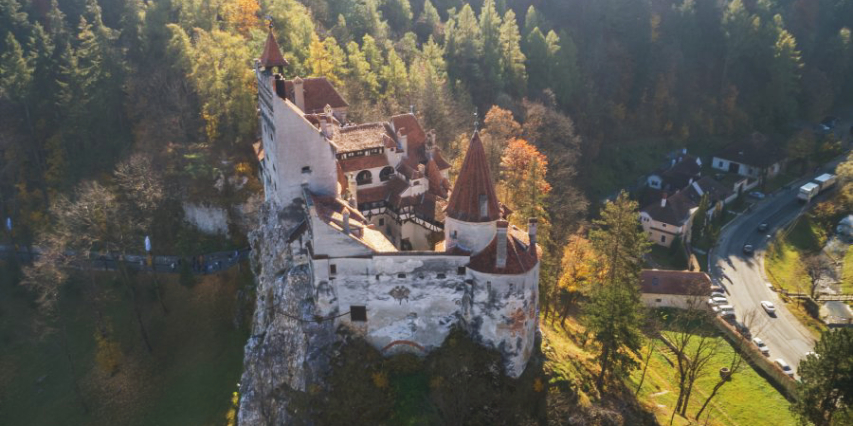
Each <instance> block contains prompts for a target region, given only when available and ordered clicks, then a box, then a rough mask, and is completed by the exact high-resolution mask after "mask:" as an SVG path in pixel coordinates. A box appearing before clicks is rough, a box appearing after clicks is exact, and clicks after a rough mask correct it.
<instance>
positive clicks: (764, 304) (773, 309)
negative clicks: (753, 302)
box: [761, 300, 776, 315]
mask: <svg viewBox="0 0 853 426" xmlns="http://www.w3.org/2000/svg"><path fill="white" fill-rule="evenodd" d="M761 307H762V308H764V310H765V311H767V313H768V314H770V315H773V314H775V313H776V307H775V306H773V303H772V302H770V301H768V300H762V301H761Z"/></svg>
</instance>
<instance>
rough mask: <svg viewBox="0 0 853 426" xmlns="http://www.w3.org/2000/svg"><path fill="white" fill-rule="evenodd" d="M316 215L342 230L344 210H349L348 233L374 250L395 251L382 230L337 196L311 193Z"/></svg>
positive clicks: (395, 248) (334, 227)
mask: <svg viewBox="0 0 853 426" xmlns="http://www.w3.org/2000/svg"><path fill="white" fill-rule="evenodd" d="M311 201H312V203H313V204H314V206H315V208H316V211H317V217H318V218H319V219H320V220H322V221H323V222H325V223H326V224H328V225H329V226H330V227H332V228H333V229H336V230H338V231H341V232H343V230H344V215H343V213H344V211H348V212H349V228H350V233H349V235H350V236H351V237H353V238H354V239H356V240H357V241H358V242H360V243H361V244H364V245H365V246H366V247H367V248H369V249H371V250H373V251H376V252H395V251H397V247H395V246H394V244H393V243H392V242H391V241H389V240H388V238H387V237H385V235H384V234H382V232H380V231H378V230H377V229H375V227H374V226H373V225H371V224H370V223H369V222H368V221H367V219H366V218H365V217H364V215H362V214H361V212H359V211H358V209H354V208H352V207H350V206H349V204H347V203H346V202H345V201H344V200H341V199H340V198H337V197H321V196H316V195H313V194H312V195H311Z"/></svg>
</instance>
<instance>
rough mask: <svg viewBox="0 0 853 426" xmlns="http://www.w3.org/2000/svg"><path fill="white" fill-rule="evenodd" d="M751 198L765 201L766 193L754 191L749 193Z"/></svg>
mask: <svg viewBox="0 0 853 426" xmlns="http://www.w3.org/2000/svg"><path fill="white" fill-rule="evenodd" d="M749 196H750V197H752V198H755V199H757V200H763V199H764V193H763V192H761V191H752V192H750V193H749Z"/></svg>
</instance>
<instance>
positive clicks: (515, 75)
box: [500, 9, 527, 96]
mask: <svg viewBox="0 0 853 426" xmlns="http://www.w3.org/2000/svg"><path fill="white" fill-rule="evenodd" d="M500 45H501V70H502V72H503V76H504V83H505V86H506V88H507V91H508V92H509V93H510V94H512V95H514V96H522V95H524V93H525V92H526V91H527V70H526V69H525V67H524V62H525V61H526V60H527V57H525V56H524V53H523V52H522V51H521V35H520V34H519V32H518V24H517V23H516V22H515V13H514V12H513V11H512V9H509V10H507V11H506V14H505V15H504V19H503V24H502V25H501V30H500Z"/></svg>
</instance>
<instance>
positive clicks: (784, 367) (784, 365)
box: [773, 358, 794, 377]
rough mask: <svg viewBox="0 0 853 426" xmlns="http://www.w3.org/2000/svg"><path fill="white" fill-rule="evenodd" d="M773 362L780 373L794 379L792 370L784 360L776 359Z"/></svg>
mask: <svg viewBox="0 0 853 426" xmlns="http://www.w3.org/2000/svg"><path fill="white" fill-rule="evenodd" d="M773 362H774V363H776V365H778V366H779V368H781V369H782V372H784V373H785V374H786V375H787V376H788V377H794V370H792V369H791V366H790V365H788V363H787V362H785V360H784V359H782V358H776V360H774V361H773Z"/></svg>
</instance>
